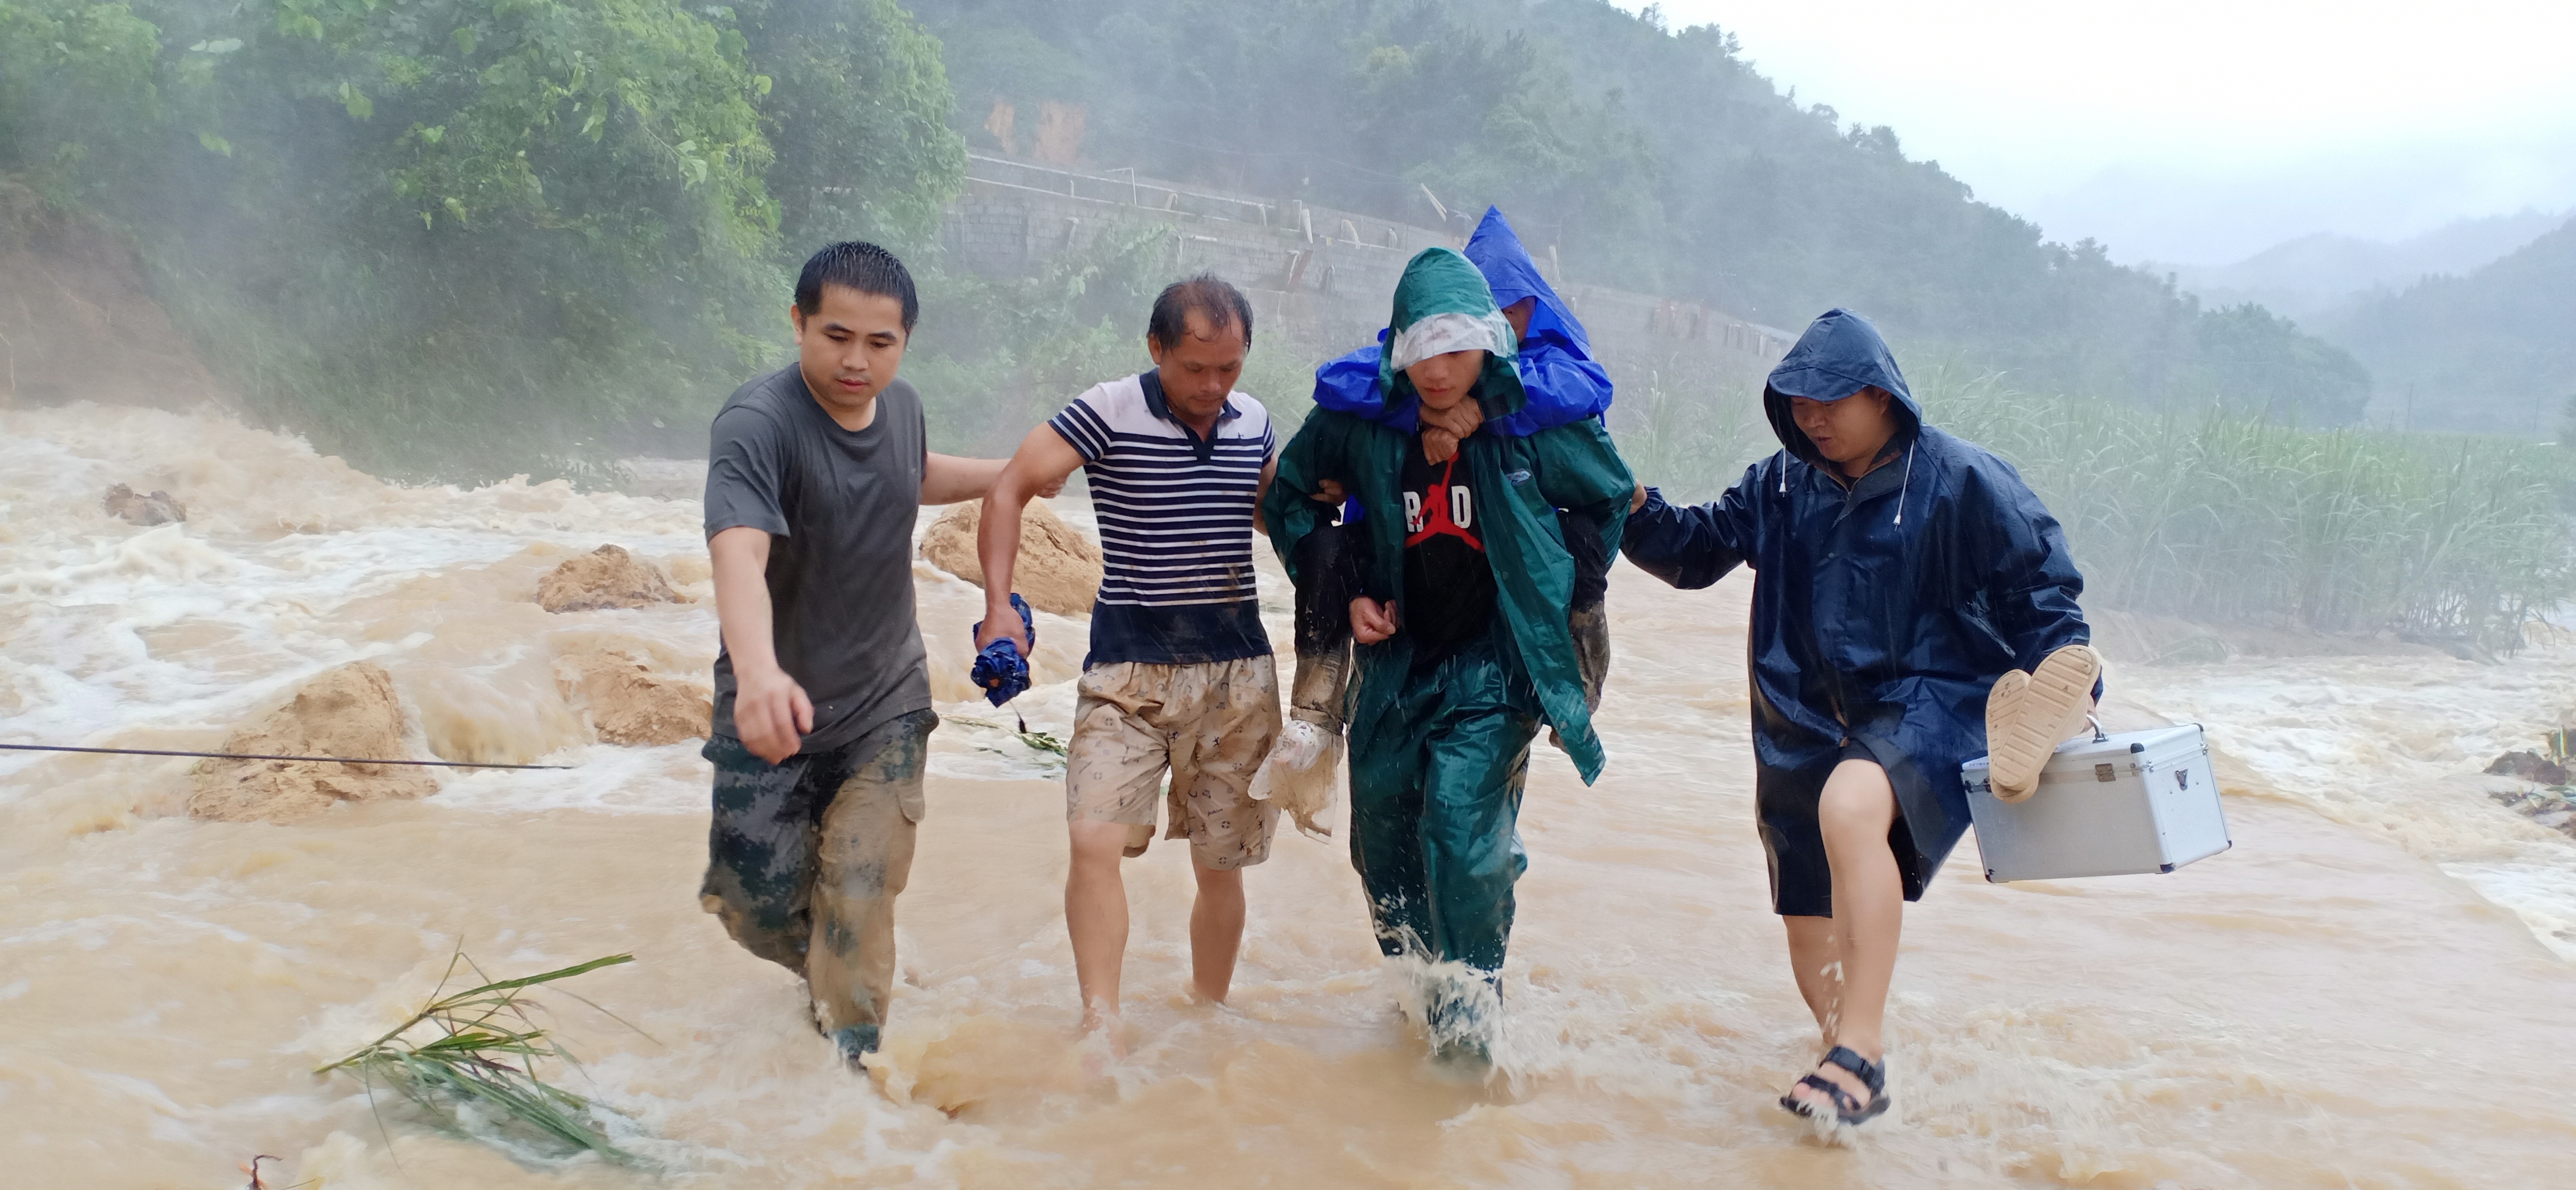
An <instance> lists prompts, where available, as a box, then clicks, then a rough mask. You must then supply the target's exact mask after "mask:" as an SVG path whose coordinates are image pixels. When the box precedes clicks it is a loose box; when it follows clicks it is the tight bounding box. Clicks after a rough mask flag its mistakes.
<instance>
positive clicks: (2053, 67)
mask: <svg viewBox="0 0 2576 1190" xmlns="http://www.w3.org/2000/svg"><path fill="white" fill-rule="evenodd" d="M1616 2H1617V3H1618V4H1619V5H1620V7H1622V8H1627V9H1630V10H1636V9H1639V8H1643V7H1644V5H1643V4H1642V3H1638V2H1636V0H1616ZM1662 7H1663V10H1664V14H1665V17H1666V19H1667V20H1668V22H1669V23H1670V24H1671V25H1672V27H1674V28H1680V27H1682V26H1685V25H1695V24H1705V23H1712V22H1713V23H1715V24H1717V25H1719V26H1720V27H1722V28H1724V29H1727V30H1728V31H1730V32H1733V33H1734V34H1736V36H1737V37H1738V39H1739V40H1740V41H1741V42H1742V44H1743V48H1744V55H1745V57H1747V58H1748V59H1750V60H1752V62H1753V63H1754V65H1755V67H1756V68H1757V69H1758V70H1759V71H1760V72H1761V73H1763V74H1764V75H1766V76H1768V77H1770V78H1771V79H1772V81H1773V82H1774V83H1776V84H1777V85H1779V86H1780V87H1782V88H1783V89H1786V88H1789V87H1793V86H1794V87H1796V88H1797V98H1798V101H1799V102H1800V103H1801V104H1811V103H1826V104H1830V105H1832V106H1833V107H1834V108H1835V109H1836V110H1838V111H1839V112H1840V113H1841V114H1842V117H1843V119H1844V120H1845V121H1846V122H1849V121H1854V120H1858V121H1861V122H1863V123H1867V124H1889V125H1893V126H1894V127H1895V129H1896V131H1897V134H1898V136H1899V138H1900V140H1901V142H1902V143H1903V145H1904V148H1905V153H1906V155H1907V156H1908V157H1912V158H1916V159H1925V158H1930V159H1934V160H1938V161H1939V162H1940V163H1941V164H1942V166H1943V167H1944V168H1946V169H1947V170H1949V172H1950V173H1951V174H1953V175H1954V176H1957V177H1958V178H1959V179H1961V180H1962V181H1965V182H1967V183H1968V184H1969V185H1970V186H1972V187H1974V188H1975V189H1976V192H1977V196H1978V197H1979V198H1980V199H1983V200H1985V201H1987V202H1991V203H1994V204H1996V205H1998V206H2001V207H2004V208H2005V209H2007V210H2010V211H2013V212H2014V213H2016V214H2019V215H2022V216H2024V217H2027V218H2030V219H2032V220H2034V221H2036V222H2038V223H2039V224H2040V225H2041V226H2042V227H2044V228H2045V229H2046V230H2047V232H2048V235H2049V237H2050V238H2051V239H2058V240H2066V241H2073V240H2075V239H2078V238H2082V237H2087V236H2089V237H2092V238H2094V239H2098V240H2101V241H2103V242H2105V243H2107V244H2108V245H2110V248H2111V252H2112V255H2113V257H2114V258H2116V259H2119V260H2121V261H2124V262H2136V261H2140V260H2158V261H2166V262H2180V263H2223V262H2228V261H2233V260H2236V259H2239V258H2241V257H2244V256H2246V255H2249V254H2251V253H2253V252H2256V251H2259V250H2261V249H2263V248H2266V247H2269V246H2271V245H2272V244H2275V243H2278V242H2280V241H2282V240H2286V239H2290V238H2292V237H2295V236H2300V235H2305V234H2308V233H2311V232H2319V231H2337V232H2344V233H2347V234H2351V235H2359V236H2364V237H2368V238H2372V239H2396V238H2402V237H2404V236H2408V235H2413V234H2416V233H2418V232H2422V231H2426V230H2429V229H2431V228H2433V227H2436V226H2439V225H2441V224H2443V223H2447V222H2449V221H2451V220H2454V219H2458V218H2463V217H2469V216H2476V215H2492V214H2504V213H2508V212H2512V211H2517V210H2521V209H2523V208H2525V207H2537V208H2539V209H2541V210H2544V211H2555V210H2566V209H2569V208H2571V207H2576V66H2571V65H2570V64H2569V61H2568V58H2567V55H2568V52H2569V48H2568V47H2570V46H2571V45H2576V4H2569V3H2565V2H2563V0H2561V2H2557V3H2545V4H2544V3H2529V2H2512V0H2455V2H2454V3H2450V4H2442V5H2425V4H2420V3H2416V4H2398V3H2388V2H2385V0H2345V2H2341V3H2333V4H2326V3H2313V2H2310V3H2283V2H2278V0H2273V2H2250V3H2249V2H2245V0H2238V2H2236V3H2225V2H2221V0H2159V2H2157V3H2142V2H2139V0H2096V2H2093V3H2084V4H2068V3H2064V2H2063V0H2057V2H2055V3H2039V2H2035V0H1981V2H1980V3H1976V4H1971V5H1925V4H1922V3H1920V2H1919V0H1917V2H1912V3H1907V2H1902V0H1832V2H1829V3H1821V4H1820V3H1813V2H1812V0H1666V2H1665V3H1664V4H1663V6H1662Z"/></svg>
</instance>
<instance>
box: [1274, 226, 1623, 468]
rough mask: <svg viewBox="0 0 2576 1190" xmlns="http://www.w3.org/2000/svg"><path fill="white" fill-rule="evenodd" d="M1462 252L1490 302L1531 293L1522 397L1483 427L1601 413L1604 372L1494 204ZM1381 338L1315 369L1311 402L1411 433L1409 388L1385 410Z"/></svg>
mask: <svg viewBox="0 0 2576 1190" xmlns="http://www.w3.org/2000/svg"><path fill="white" fill-rule="evenodd" d="M1465 255H1466V257H1467V259H1468V261H1469V262H1470V263H1472V264H1474V265H1475V266H1476V271H1477V272H1480V273H1483V274H1484V275H1485V284H1486V285H1487V286H1488V287H1490V288H1491V289H1492V290H1493V291H1494V304H1495V305H1496V306H1509V305H1511V304H1512V303H1514V302H1517V301H1520V300H1521V299H1522V298H1537V299H1538V302H1537V304H1536V306H1535V307H1534V308H1533V309H1532V310H1531V311H1530V320H1529V330H1528V331H1526V332H1525V333H1523V334H1522V335H1521V353H1520V357H1519V358H1518V359H1517V360H1515V361H1514V364H1515V368H1516V370H1517V371H1518V372H1519V373H1520V378H1521V388H1522V389H1523V390H1524V391H1526V392H1527V393H1528V394H1529V403H1528V404H1526V405H1524V406H1522V407H1521V408H1520V409H1518V410H1516V411H1514V412H1512V413H1508V414H1505V415H1503V416H1500V417H1496V418H1494V419H1492V420H1490V421H1488V422H1486V423H1485V425H1486V428H1487V429H1489V430H1492V431H1494V432H1496V433H1499V434H1502V435H1503V436H1505V437H1508V438H1526V437H1528V436H1530V435H1532V434H1535V433H1538V432H1539V431H1541V430H1547V429H1553V428H1555V427H1557V426H1562V425H1571V424H1573V423H1575V422H1578V421H1582V420H1584V419H1585V418H1592V417H1599V416H1601V415H1602V414H1603V413H1604V412H1607V411H1608V410H1609V408H1610V374H1609V373H1608V372H1605V371H1603V370H1602V368H1601V365H1600V364H1599V363H1597V362H1595V361H1594V360H1593V358H1592V340H1591V337H1590V336H1588V335H1586V334H1584V333H1583V324H1582V323H1581V322H1578V321H1576V320H1575V317H1574V312H1573V311H1572V310H1569V309H1567V308H1566V306H1565V300H1564V299H1563V298H1560V297H1558V296H1556V289H1555V288H1554V287H1553V286H1550V285H1549V284H1548V283H1547V278H1545V277H1542V276H1540V275H1539V271H1538V262H1537V261H1534V260H1532V259H1530V254H1529V249H1527V248H1524V247H1522V246H1521V238H1520V236H1519V235H1517V234H1515V233H1514V232H1513V231H1512V225H1511V223H1510V222H1509V221H1507V220H1505V219H1504V218H1503V212H1502V210H1501V209H1500V208H1497V207H1487V208H1485V220H1484V222H1482V223H1479V224H1477V225H1476V234H1475V235H1474V236H1473V237H1471V238H1469V239H1468V241H1467V247H1466V252H1465ZM1385 344H1386V332H1384V331H1380V332H1378V341H1377V342H1375V343H1371V344H1369V345H1368V346H1366V347H1362V348H1360V349H1359V350H1357V351H1354V352H1352V353H1350V354H1349V355H1345V356H1343V357H1341V358H1340V359H1336V360H1332V361H1330V362H1327V363H1326V364H1324V366H1322V367H1320V368H1317V369H1315V403H1316V404H1317V405H1320V406H1322V407H1324V408H1326V409H1331V410H1334V411H1336V412H1341V413H1348V414H1352V415H1353V416H1356V417H1360V418H1364V419H1366V420H1369V421H1373V422H1377V423H1378V424H1380V425H1387V426H1393V427H1395V428H1396V429H1399V430H1402V431H1404V432H1405V433H1408V434H1410V433H1412V432H1413V431H1414V430H1416V429H1418V428H1419V426H1418V424H1417V422H1416V419H1415V413H1416V411H1417V408H1418V406H1417V403H1416V401H1415V400H1414V398H1413V395H1412V390H1411V389H1409V388H1408V389H1405V390H1404V392H1403V394H1402V395H1401V396H1400V397H1399V398H1398V403H1397V404H1396V405H1395V406H1394V407H1393V408H1389V407H1388V405H1387V401H1386V397H1385V394H1384V393H1383V392H1382V391H1381V390H1380V388H1379V386H1378V357H1379V353H1380V352H1381V351H1382V350H1383V349H1384V348H1385Z"/></svg>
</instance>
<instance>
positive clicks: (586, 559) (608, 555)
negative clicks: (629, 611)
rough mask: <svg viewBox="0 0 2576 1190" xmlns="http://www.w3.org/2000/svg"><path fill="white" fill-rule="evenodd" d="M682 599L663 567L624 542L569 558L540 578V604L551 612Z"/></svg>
mask: <svg viewBox="0 0 2576 1190" xmlns="http://www.w3.org/2000/svg"><path fill="white" fill-rule="evenodd" d="M678 602H680V595H679V593H678V592H676V591H673V590H672V589H671V580H670V579H668V578H665V577H663V575H662V569H661V568H660V567H658V566H655V565H653V564H652V563H650V562H647V561H645V560H643V559H642V558H638V557H636V556H635V555H633V554H630V553H627V552H626V550H625V548H624V547H622V546H614V545H603V546H601V547H599V548H598V549H596V550H592V551H591V552H589V553H587V554H583V555H581V556H579V557H576V558H570V559H567V560H566V561H565V562H564V564H563V565H561V566H557V567H555V568H554V569H553V570H552V571H550V572H548V573H547V575H546V576H545V577H544V578H541V579H538V580H537V606H539V607H542V608H544V609H546V610H547V611H550V612H586V611H596V610H598V609H600V608H610V607H646V606H649V605H651V604H656V603H678Z"/></svg>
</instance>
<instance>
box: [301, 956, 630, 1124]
mask: <svg viewBox="0 0 2576 1190" xmlns="http://www.w3.org/2000/svg"><path fill="white" fill-rule="evenodd" d="M634 961H635V956H634V955H631V954H616V955H609V956H607V957H606V958H598V959H592V960H591V961H589V962H587V963H580V964H577V965H574V966H570V967H565V968H561V969H559V970H555V971H548V972H546V973H544V974H542V975H529V976H525V977H522V978H519V979H502V980H493V979H490V977H488V976H485V975H484V974H483V970H482V968H480V967H477V966H475V965H474V960H472V959H469V958H467V957H465V952H464V951H463V950H461V949H460V950H458V951H457V952H456V957H454V958H452V959H450V960H448V964H447V974H446V975H445V976H443V977H442V978H440V980H439V981H438V987H437V989H436V990H434V991H432V992H431V993H430V996H431V999H430V1002H429V1003H428V1004H427V1005H424V1006H423V1007H422V1008H421V1010H420V1011H419V1012H416V1013H413V1014H412V1016H411V1019H409V1020H406V1021H404V1022H403V1023H402V1024H401V1025H399V1026H397V1027H395V1029H394V1030H393V1031H392V1032H390V1033H387V1034H385V1035H384V1036H382V1037H379V1038H377V1039H375V1040H374V1041H371V1042H368V1043H367V1044H365V1045H363V1046H360V1047H358V1049H357V1051H356V1052H355V1053H352V1054H350V1055H349V1056H348V1057H345V1058H342V1059H340V1060H339V1061H337V1062H333V1063H331V1064H329V1065H327V1066H320V1067H316V1068H315V1069H314V1071H313V1072H314V1073H315V1074H329V1073H330V1072H332V1071H334V1070H346V1071H349V1072H351V1073H352V1074H355V1075H357V1076H358V1079H359V1081H360V1082H362V1083H365V1084H366V1087H367V1095H368V1099H369V1101H370V1102H372V1101H373V1100H374V1098H375V1085H376V1080H378V1079H382V1080H384V1081H385V1082H386V1083H389V1084H391V1085H392V1086H393V1087H394V1088H396V1089H397V1090H400V1091H401V1092H402V1093H403V1094H404V1095H405V1096H406V1097H408V1098H409V1099H410V1100H411V1101H412V1102H414V1103H417V1104H419V1105H420V1106H421V1107H423V1108H426V1109H428V1110H429V1111H430V1112H432V1113H433V1114H435V1115H437V1116H439V1117H440V1118H441V1119H443V1120H445V1121H446V1122H447V1123H448V1124H449V1125H450V1126H451V1127H454V1128H455V1129H457V1130H458V1131H460V1132H464V1133H466V1134H467V1135H474V1136H478V1138H481V1139H495V1137H493V1136H492V1132H493V1131H494V1130H493V1129H492V1128H491V1126H490V1125H486V1126H485V1128H483V1129H480V1130H478V1129H477V1128H475V1127H473V1126H472V1125H471V1124H469V1122H468V1116H469V1115H470V1116H473V1117H476V1118H477V1119H478V1120H479V1119H484V1118H491V1117H497V1120H496V1121H495V1122H496V1123H497V1124H498V1125H500V1128H499V1129H498V1131H499V1132H500V1133H501V1134H502V1136H503V1137H506V1136H507V1134H508V1133H509V1132H521V1133H527V1132H533V1133H535V1134H536V1135H537V1137H538V1138H540V1139H550V1140H553V1141H556V1142H559V1143H561V1144H563V1145H566V1146H569V1147H570V1148H571V1149H572V1150H573V1151H576V1152H579V1151H582V1150H587V1151H590V1152H593V1153H597V1154H599V1155H600V1156H602V1157H605V1158H608V1159H609V1160H612V1161H621V1162H634V1161H636V1160H638V1158H637V1157H636V1156H635V1155H634V1154H633V1153H629V1152H627V1151H625V1150H623V1149H620V1148H618V1147H617V1146H615V1145H613V1144H610V1143H609V1141H608V1135H607V1133H605V1132H603V1131H601V1130H600V1129H599V1127H598V1126H597V1125H596V1124H594V1123H592V1121H591V1118H590V1117H591V1108H592V1106H593V1105H592V1103H591V1101H590V1100H589V1099H586V1098H584V1097H582V1096H580V1095H576V1094H574V1093H572V1092H570V1091H567V1090H564V1089H563V1088H561V1087H558V1086H555V1085H554V1084H552V1083H549V1082H547V1081H545V1080H544V1079H543V1078H541V1077H539V1076H538V1074H537V1060H538V1059H540V1058H549V1057H551V1058H559V1059H561V1060H562V1061H563V1062H564V1064H565V1065H568V1066H573V1067H576V1068H578V1067H579V1066H580V1063H579V1062H577V1061H575V1060H574V1059H573V1056H572V1055H571V1054H569V1053H566V1052H565V1051H564V1048H563V1047H562V1046H560V1045H558V1044H556V1043H555V1042H554V1041H552V1040H551V1039H549V1038H548V1037H547V1036H546V1031H545V1030H543V1029H540V1028H538V1027H537V1026H536V1023H535V1022H534V1021H533V1020H531V1019H530V1018H529V1016H528V1010H529V1009H530V1008H531V1007H533V1005H532V1004H531V1002H530V1001H529V999H528V995H527V993H528V989H530V988H533V987H537V986H539V985H541V984H548V983H553V982H555V981H557V980H562V979H570V978H572V977H573V976H576V975H580V974H583V973H585V972H590V971H596V970H598V969H600V968H602V967H614V966H617V965H618V964H620V963H631V962H634ZM460 969H462V970H466V971H471V972H473V973H474V974H475V976H476V977H477V978H482V979H484V980H486V982H485V983H483V984H482V985H481V986H479V987H473V988H468V989H466V990H464V991H461V992H456V993H453V994H449V995H440V993H441V992H445V991H446V990H447V985H448V983H449V982H450V981H451V980H453V979H454V978H455V977H456V974H457V972H458V971H459V970H460ZM574 998H575V999H580V997H578V996H576V997H574ZM582 1002H583V1003H585V1004H588V1003H589V1001H587V1000H584V1001H582ZM591 1007H593V1008H597V1007H599V1006H598V1005H595V1004H593V1005H591ZM601 1011H602V1012H603V1013H604V1012H606V1011H607V1010H605V1009H602V1010H601ZM609 1019H611V1020H616V1017H615V1016H614V1015H611V1016H610V1018H609ZM618 1023H619V1024H626V1022H624V1021H618ZM627 1028H630V1029H633V1028H635V1027H634V1026H633V1025H627ZM636 1032H638V1033H642V1032H643V1030H641V1029H636ZM513 1125H515V1126H516V1127H512V1126H513ZM381 1126H382V1122H381V1121H379V1127H381ZM385 1139H386V1143H388V1144H390V1143H392V1140H393V1137H392V1135H391V1134H390V1133H389V1134H387V1135H386V1138H385Z"/></svg>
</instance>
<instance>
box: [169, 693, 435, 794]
mask: <svg viewBox="0 0 2576 1190" xmlns="http://www.w3.org/2000/svg"><path fill="white" fill-rule="evenodd" d="M403 736H404V730H403V708H402V700H401V698H400V697H398V696H397V695H396V694H395V693H394V679H393V675H391V674H388V673H386V672H385V671H384V667H383V666H380V665H376V664H374V663H373V662H367V661H357V662H352V663H350V664H348V665H343V666H341V667H340V668H338V669H334V670H328V671H325V672H324V673H322V674H321V675H319V676H317V677H315V678H314V679H313V680H312V681H309V682H306V683H305V684H304V685H303V686H302V687H301V688H299V689H297V690H296V692H295V696H294V697H293V698H291V699H289V700H287V702H286V704H285V705H284V706H281V707H278V708H277V709H275V710H272V711H270V712H269V713H268V714H267V715H265V716H263V717H262V718H261V719H259V721H257V722H255V723H253V724H251V725H249V726H247V727H244V728H241V729H240V730H238V731H235V732H233V734H232V735H231V736H229V737H227V738H226V739H225V740H224V746H223V748H222V751H225V752H254V753H262V754H266V755H271V756H347V757H353V758H359V759H375V760H405V759H409V757H407V756H406V755H405V752H406V751H407V749H406V748H405V746H404V742H403ZM191 776H192V778H193V779H194V782H195V786H196V788H195V789H194V790H193V791H192V792H191V793H190V794H189V796H188V813H189V814H190V815H191V816H192V817H196V818H211V819H217V820H220V821H224V822H276V823H292V822H301V821H304V820H305V819H308V818H311V817H313V816H315V815H317V814H320V813H322V812H323V811H325V810H328V809H330V808H331V807H333V806H335V805H338V804H340V803H341V802H373V801H383V800H386V799H389V798H416V797H425V796H427V795H429V794H432V793H435V792H437V791H438V782H437V781H436V780H435V779H434V778H432V777H431V776H430V774H429V771H428V770H427V769H424V768H421V767H419V766H416V765H401V764H339V763H334V762H327V761H296V760H202V761H199V762H197V765H196V767H195V768H194V769H193V770H192V771H191Z"/></svg>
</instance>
